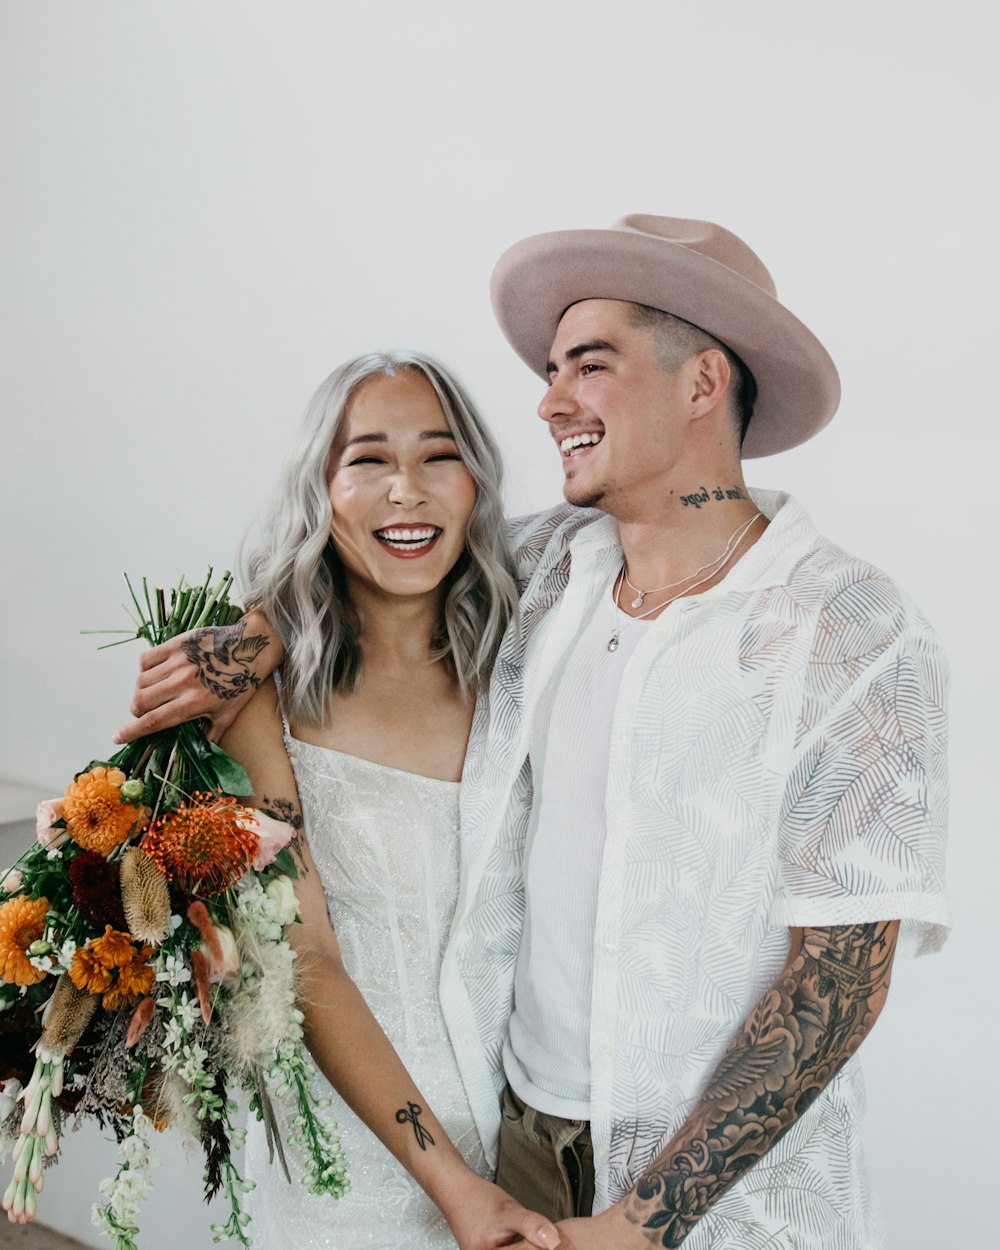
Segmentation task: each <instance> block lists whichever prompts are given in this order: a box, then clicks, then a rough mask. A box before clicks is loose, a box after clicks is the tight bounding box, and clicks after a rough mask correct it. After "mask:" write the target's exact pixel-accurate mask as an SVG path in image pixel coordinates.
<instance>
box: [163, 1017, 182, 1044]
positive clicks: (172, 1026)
mask: <svg viewBox="0 0 1000 1250" xmlns="http://www.w3.org/2000/svg"><path fill="white" fill-rule="evenodd" d="M186 1037H187V1032H186V1031H185V1029H184V1028H183V1027H182V1025H181V1024H180V1022H179V1021H178V1020H175V1019H174V1018H173V1016H170V1017H169V1018H168V1019H167V1023H166V1024H165V1025H164V1029H163V1045H164V1046H165V1047H166V1049H167V1050H178V1049H179V1048H180V1047H181V1046H183V1045H184V1039H185V1038H186Z"/></svg>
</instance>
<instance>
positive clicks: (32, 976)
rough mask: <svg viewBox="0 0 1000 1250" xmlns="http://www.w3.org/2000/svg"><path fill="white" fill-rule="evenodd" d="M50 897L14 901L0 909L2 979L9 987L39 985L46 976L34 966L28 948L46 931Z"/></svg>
mask: <svg viewBox="0 0 1000 1250" xmlns="http://www.w3.org/2000/svg"><path fill="white" fill-rule="evenodd" d="M48 912H49V900H48V899H47V898H12V899H8V900H7V902H6V903H4V904H3V905H2V906H0V977H2V978H3V980H4V981H6V982H7V983H8V985H37V984H38V982H39V981H44V980H45V977H46V976H47V973H44V972H40V971H39V970H38V969H37V968H34V967H32V965H31V964H30V963H29V961H28V947H29V946H30V945H31V943H32V942H37V941H38V940H39V938H40V937H41V936H42V935H43V934H44V932H45V917H46V916H47V915H48Z"/></svg>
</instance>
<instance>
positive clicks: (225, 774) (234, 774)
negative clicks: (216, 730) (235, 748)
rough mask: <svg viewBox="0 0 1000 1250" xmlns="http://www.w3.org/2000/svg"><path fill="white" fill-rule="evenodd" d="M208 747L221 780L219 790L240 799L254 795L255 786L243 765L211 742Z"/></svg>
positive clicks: (213, 766)
mask: <svg viewBox="0 0 1000 1250" xmlns="http://www.w3.org/2000/svg"><path fill="white" fill-rule="evenodd" d="M208 746H209V750H210V751H211V753H212V768H213V769H214V770H215V775H216V776H217V777H218V779H219V788H220V789H221V790H224V791H225V792H226V794H232V795H235V796H237V797H239V798H243V797H246V796H248V795H251V794H253V785H252V784H251V781H250V778H249V777H248V776H247V770H246V769H245V768H244V767H243V765H242V764H240V763H239V762H238V761H237V760H234V759H233V757H232V756H231V755H227V754H226V752H225V751H223V749H222V747H220V746H216V744H215V743H214V742H209V744H208Z"/></svg>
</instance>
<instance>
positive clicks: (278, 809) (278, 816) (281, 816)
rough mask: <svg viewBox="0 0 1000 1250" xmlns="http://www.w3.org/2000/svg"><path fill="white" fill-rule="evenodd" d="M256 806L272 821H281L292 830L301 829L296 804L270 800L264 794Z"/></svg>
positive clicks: (287, 800)
mask: <svg viewBox="0 0 1000 1250" xmlns="http://www.w3.org/2000/svg"><path fill="white" fill-rule="evenodd" d="M258 806H259V807H260V810H261V811H262V812H263V813H264V815H265V816H270V817H272V818H273V819H274V820H283V821H284V822H285V824H286V825H291V826H292V828H293V829H301V828H302V813H301V812H300V811H299V805H298V803H293V802H292V801H291V800H290V799H272V798H270V797H269V796H268V795H266V794H265V795H264V796H263V798H262V799H261V800H260V803H259V804H258Z"/></svg>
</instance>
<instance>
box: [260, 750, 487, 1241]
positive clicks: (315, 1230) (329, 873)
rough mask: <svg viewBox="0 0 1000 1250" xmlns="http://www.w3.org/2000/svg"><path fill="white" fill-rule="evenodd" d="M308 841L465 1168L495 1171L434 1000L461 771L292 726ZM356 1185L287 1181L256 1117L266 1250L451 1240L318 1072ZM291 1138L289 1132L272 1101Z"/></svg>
mask: <svg viewBox="0 0 1000 1250" xmlns="http://www.w3.org/2000/svg"><path fill="white" fill-rule="evenodd" d="M285 744H286V746H287V748H288V754H289V758H290V759H291V762H292V768H293V769H294V770H295V778H296V781H297V783H298V789H299V798H300V801H301V804H302V814H303V818H304V821H305V828H306V833H307V835H308V838H309V847H310V850H311V851H312V854H313V858H314V859H315V861H316V866H317V868H318V870H319V873H320V877H321V878H322V881H323V886H324V889H325V891H326V897H327V902H328V905H329V909H330V916H331V918H332V920H333V924H334V928H335V930H336V933H337V939H338V942H339V944H340V950H341V953H342V956H343V960H344V964H345V966H346V968H347V971H348V972H349V974H350V975H351V977H352V978H353V980H354V982H355V984H356V985H357V987H358V989H359V990H360V991H361V993H362V994H363V995H364V997H365V1000H366V1001H367V1003H368V1005H369V1006H370V1007H371V1009H372V1011H373V1013H374V1014H375V1016H376V1018H377V1019H378V1022H379V1024H380V1025H381V1026H382V1028H383V1029H384V1030H385V1032H386V1034H387V1036H388V1038H389V1040H390V1041H391V1042H392V1044H393V1045H394V1046H395V1048H396V1051H397V1052H398V1054H399V1057H400V1058H401V1059H402V1061H403V1063H404V1064H405V1065H406V1067H407V1069H408V1070H409V1072H410V1074H411V1076H412V1077H413V1079H414V1081H415V1082H416V1084H417V1086H418V1087H419V1089H420V1090H421V1091H422V1092H423V1094H424V1095H425V1097H426V1098H427V1100H428V1102H429V1104H430V1106H431V1107H432V1108H433V1109H434V1113H435V1114H436V1115H437V1117H438V1119H439V1120H440V1121H441V1123H442V1124H443V1125H444V1127H445V1129H446V1130H447V1132H448V1135H449V1136H450V1137H451V1139H452V1141H453V1142H454V1143H455V1145H456V1147H457V1148H458V1149H459V1150H460V1151H461V1152H462V1154H463V1155H464V1156H465V1158H466V1160H467V1161H468V1163H469V1165H470V1167H472V1168H473V1169H475V1170H476V1171H477V1172H479V1173H480V1174H481V1175H485V1174H486V1172H487V1168H486V1160H485V1156H484V1154H483V1149H482V1145H481V1143H480V1140H479V1135H478V1133H477V1131H476V1127H475V1124H474V1122H473V1119H472V1112H471V1111H470V1109H469V1105H468V1102H467V1100H466V1096H465V1091H464V1088H463V1086H462V1081H461V1077H460V1076H459V1072H458V1068H457V1066H456V1064H455V1058H454V1054H453V1053H452V1049H451V1044H450V1043H449V1041H448V1034H447V1032H446V1030H445V1025H444V1020H443V1018H442V1015H441V1010H440V1007H439V1006H438V977H439V973H440V967H441V957H442V954H443V951H444V946H445V942H446V940H447V937H448V930H449V927H450V925H451V921H452V916H453V913H454V909H455V900H456V897H457V892H458V854H459V848H458V789H459V787H458V783H457V782H450V781H437V780H434V779H433V778H429V777H421V776H417V775H415V774H413V773H406V772H401V771H400V770H398V769H395V768H388V767H386V766H385V765H382V764H373V763H371V762H369V761H367V760H362V759H357V758H355V757H354V756H350V755H344V754H342V753H341V752H339V751H332V750H328V749H327V748H325V747H318V746H313V745H312V744H310V743H306V742H302V741H300V740H298V739H296V738H292V737H290V736H289V735H287V734H286V738H285ZM314 1087H315V1089H316V1092H317V1093H318V1094H320V1095H326V1096H328V1097H330V1098H331V1099H332V1105H331V1107H330V1109H329V1110H328V1111H327V1112H325V1113H324V1114H325V1115H327V1116H328V1117H330V1118H331V1119H333V1120H335V1121H336V1123H337V1126H338V1129H337V1131H338V1133H339V1135H340V1140H341V1144H342V1145H343V1148H344V1153H345V1155H346V1157H347V1168H348V1175H349V1177H350V1181H351V1188H350V1191H349V1192H348V1193H347V1195H346V1196H345V1197H343V1198H341V1199H339V1200H335V1199H332V1198H319V1197H316V1196H314V1195H312V1194H310V1193H308V1192H307V1191H306V1189H305V1188H304V1186H302V1185H301V1184H299V1183H298V1180H297V1179H296V1171H297V1170H299V1171H300V1170H301V1165H300V1163H299V1159H298V1155H297V1153H296V1148H295V1147H294V1146H290V1145H286V1154H287V1156H288V1165H289V1171H290V1172H291V1174H292V1177H293V1183H292V1184H291V1185H290V1184H289V1183H288V1182H287V1181H286V1179H285V1177H284V1175H283V1173H282V1171H281V1168H280V1165H279V1164H278V1162H277V1160H275V1162H274V1163H269V1162H268V1150H267V1144H266V1140H265V1134H264V1130H263V1126H262V1125H260V1124H258V1123H257V1122H256V1120H255V1119H254V1118H253V1117H251V1120H250V1124H249V1126H248V1130H249V1131H248V1136H247V1153H246V1170H245V1174H246V1176H247V1177H248V1178H249V1179H251V1180H253V1181H255V1182H256V1188H255V1190H254V1191H253V1193H251V1194H249V1195H248V1196H247V1198H246V1201H245V1205H246V1209H247V1210H248V1211H249V1212H250V1213H251V1215H252V1223H251V1225H250V1227H249V1229H248V1231H249V1233H250V1235H251V1236H252V1238H253V1241H254V1245H255V1246H258V1247H261V1250H355V1247H357V1248H358V1250H360V1248H361V1247H384V1248H385V1250H389V1248H390V1247H392V1250H401V1248H405V1250H408V1248H411V1247H412V1250H418V1248H419V1250H446V1248H447V1250H454V1247H455V1241H454V1239H453V1238H452V1236H451V1233H450V1231H449V1229H448V1225H447V1223H446V1221H445V1219H444V1217H443V1216H442V1215H441V1214H440V1212H439V1211H438V1209H437V1207H435V1206H434V1204H433V1203H432V1202H431V1201H430V1199H429V1198H428V1197H427V1196H426V1195H425V1194H424V1192H423V1190H422V1189H421V1188H420V1187H419V1186H418V1185H417V1183H416V1182H415V1181H414V1180H413V1179H412V1178H411V1177H410V1175H409V1174H408V1173H407V1172H406V1171H405V1169H403V1168H402V1167H401V1166H400V1165H399V1164H398V1163H397V1162H396V1160H395V1159H394V1158H393V1157H392V1155H391V1154H390V1153H389V1152H388V1150H386V1149H385V1147H384V1146H383V1145H382V1143H381V1142H380V1141H378V1139H377V1138H376V1137H375V1136H374V1135H373V1134H372V1133H371V1132H370V1131H369V1130H368V1129H367V1128H366V1127H365V1126H364V1124H362V1123H361V1121H360V1120H358V1118H357V1117H356V1116H355V1115H354V1114H353V1113H352V1112H351V1111H350V1110H349V1109H348V1107H347V1106H346V1105H345V1104H344V1103H343V1102H342V1101H341V1099H340V1098H339V1097H338V1096H337V1094H336V1093H335V1092H334V1091H333V1089H331V1087H330V1086H329V1084H328V1083H327V1082H326V1081H325V1080H323V1078H322V1077H321V1076H317V1077H316V1078H315V1079H314ZM276 1111H277V1113H278V1115H279V1123H281V1127H282V1137H283V1139H284V1140H285V1142H286V1143H287V1142H288V1132H287V1125H286V1123H285V1122H284V1121H283V1120H282V1119H281V1117H282V1116H285V1115H291V1114H292V1112H291V1111H288V1110H283V1109H282V1107H280V1106H276Z"/></svg>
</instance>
